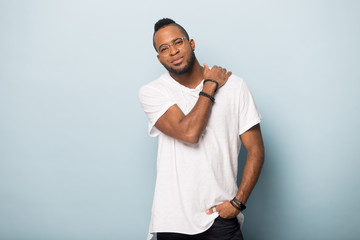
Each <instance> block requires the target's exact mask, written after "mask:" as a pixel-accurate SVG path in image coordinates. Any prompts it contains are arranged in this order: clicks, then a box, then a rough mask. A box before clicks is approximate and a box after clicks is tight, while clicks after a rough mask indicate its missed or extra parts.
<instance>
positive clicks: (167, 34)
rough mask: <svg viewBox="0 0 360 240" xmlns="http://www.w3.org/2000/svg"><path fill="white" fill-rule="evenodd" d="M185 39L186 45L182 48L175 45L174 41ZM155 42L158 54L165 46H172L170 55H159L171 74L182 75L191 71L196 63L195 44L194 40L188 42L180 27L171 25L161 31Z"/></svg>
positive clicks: (157, 34)
mask: <svg viewBox="0 0 360 240" xmlns="http://www.w3.org/2000/svg"><path fill="white" fill-rule="evenodd" d="M183 37H184V45H183V46H182V47H181V48H177V47H175V46H174V45H173V43H174V40H176V39H178V38H183ZM154 42H155V47H156V49H157V50H158V52H159V48H160V47H161V46H162V45H163V44H167V45H170V52H169V54H168V55H165V56H163V55H161V54H158V55H157V58H158V59H159V61H160V63H161V64H162V65H163V66H164V67H165V68H166V69H167V70H168V71H169V72H170V73H174V74H176V75H181V74H184V73H187V72H188V71H190V70H191V68H192V66H193V64H194V61H195V54H194V49H195V43H194V40H192V39H190V40H189V41H188V40H187V39H186V38H185V36H184V35H183V34H182V32H181V31H180V29H179V28H178V27H176V26H173V25H169V26H166V27H164V28H161V29H159V30H158V31H157V32H156V34H155V36H154Z"/></svg>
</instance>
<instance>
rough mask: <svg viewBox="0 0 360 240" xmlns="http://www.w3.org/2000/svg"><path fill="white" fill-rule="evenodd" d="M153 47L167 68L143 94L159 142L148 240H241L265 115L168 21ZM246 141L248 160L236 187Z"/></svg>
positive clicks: (161, 22)
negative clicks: (201, 60) (198, 55)
mask: <svg viewBox="0 0 360 240" xmlns="http://www.w3.org/2000/svg"><path fill="white" fill-rule="evenodd" d="M153 45H154V48H155V50H156V51H157V53H158V55H157V58H158V60H159V61H160V63H161V64H162V65H163V66H164V67H165V68H166V69H167V70H168V72H167V73H165V74H163V75H162V76H161V77H160V78H159V79H157V80H155V81H153V82H151V83H149V84H147V85H145V86H143V87H142V88H141V89H140V92H139V99H140V102H141V104H142V107H143V109H144V111H145V113H146V114H147V116H148V118H149V134H150V136H154V137H157V138H158V159H157V179H156V187H155V194H154V201H153V208H152V218H151V223H150V229H149V238H148V239H151V238H152V235H153V234H155V233H156V235H157V239H158V240H170V239H171V240H172V239H181V240H186V239H204V240H213V239H214V240H225V239H228V240H235V239H236V240H238V239H243V237H242V233H241V229H240V224H239V223H242V220H243V215H242V214H241V213H240V212H241V211H242V210H244V209H245V208H246V207H245V204H246V201H247V199H248V197H249V195H250V193H251V191H252V189H253V188H254V186H255V184H256V182H257V179H258V177H259V174H260V170H261V167H262V164H263V161H264V146H263V141H262V136H261V131H260V125H259V123H260V114H259V113H258V111H257V109H256V106H255V103H254V101H253V98H252V96H251V93H250V91H249V89H248V88H247V85H246V83H245V82H244V81H243V80H242V79H240V78H238V77H236V76H233V75H231V72H228V71H227V70H226V69H225V68H221V67H218V66H213V67H212V68H211V69H210V68H209V67H208V65H207V64H204V66H201V65H200V64H199V62H198V60H197V59H196V57H195V54H194V50H195V42H194V40H193V39H190V38H189V36H188V34H187V32H186V30H185V29H184V28H183V27H181V26H180V25H179V24H177V23H175V22H174V21H173V20H171V19H168V18H165V19H161V20H159V21H158V22H157V23H156V24H155V31H154V35H153ZM241 143H242V144H244V147H245V148H246V150H247V159H246V163H245V167H244V171H243V176H242V180H241V184H240V186H239V188H238V187H237V184H236V178H237V167H238V154H239V151H240V146H241Z"/></svg>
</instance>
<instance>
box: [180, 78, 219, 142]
mask: <svg viewBox="0 0 360 240" xmlns="http://www.w3.org/2000/svg"><path fill="white" fill-rule="evenodd" d="M215 87H216V85H215V84H214V83H206V84H204V87H203V90H202V91H203V92H205V93H207V94H209V95H211V96H214V94H215ZM212 105H213V103H212V102H211V100H210V99H209V98H208V97H205V96H199V98H198V101H197V102H196V104H195V106H194V107H193V109H192V110H191V111H190V112H189V113H188V114H187V115H186V116H184V117H183V118H182V119H181V120H180V123H179V126H180V129H181V132H182V133H183V135H184V137H185V139H186V140H187V142H192V143H197V142H198V141H199V138H200V136H201V133H202V132H203V130H204V129H205V127H206V125H207V122H208V120H209V117H210V113H211V109H212Z"/></svg>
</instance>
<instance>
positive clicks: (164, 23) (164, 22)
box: [153, 18, 189, 51]
mask: <svg viewBox="0 0 360 240" xmlns="http://www.w3.org/2000/svg"><path fill="white" fill-rule="evenodd" d="M168 25H174V26H176V27H178V28H179V29H180V31H181V33H182V34H184V36H185V37H186V39H187V40H189V34H188V33H187V32H186V30H185V29H184V28H183V27H182V26H181V25H179V24H177V23H176V22H175V21H174V20H172V19H170V18H162V19H160V20H159V21H157V22H156V23H155V25H154V34H153V46H154V48H155V50H156V51H157V49H156V47H155V41H154V37H155V34H156V32H157V31H159V29H161V28H163V27H166V26H168Z"/></svg>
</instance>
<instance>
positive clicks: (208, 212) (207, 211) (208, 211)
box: [206, 205, 219, 215]
mask: <svg viewBox="0 0 360 240" xmlns="http://www.w3.org/2000/svg"><path fill="white" fill-rule="evenodd" d="M218 206H219V205H218ZM218 206H215V207H212V208H209V209H208V210H206V214H208V215H209V214H213V213H214V212H218V210H219V209H218Z"/></svg>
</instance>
